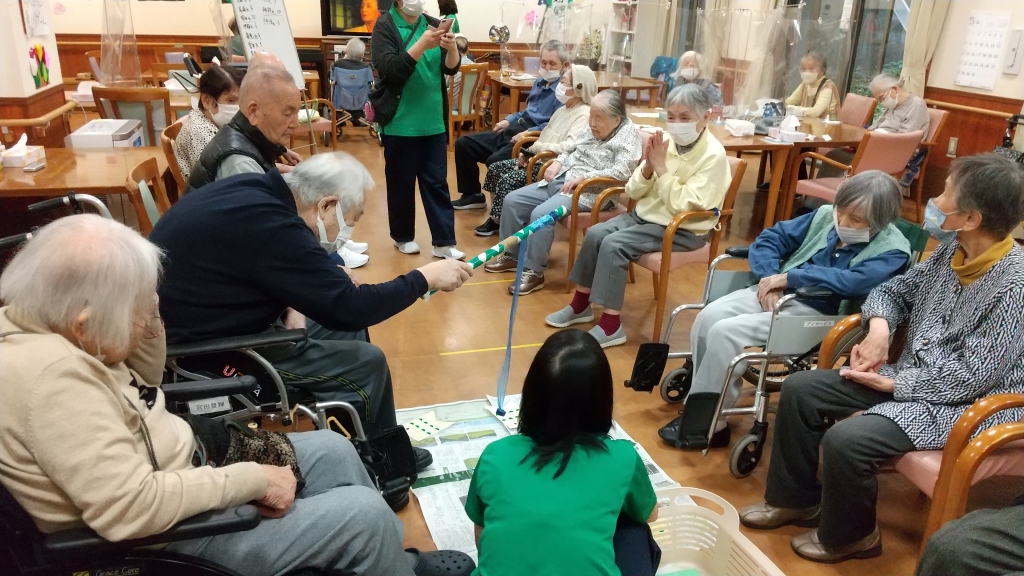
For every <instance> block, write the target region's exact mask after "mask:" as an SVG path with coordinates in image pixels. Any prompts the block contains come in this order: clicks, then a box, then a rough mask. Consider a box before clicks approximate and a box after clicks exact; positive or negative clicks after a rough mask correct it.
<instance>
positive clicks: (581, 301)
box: [569, 290, 590, 314]
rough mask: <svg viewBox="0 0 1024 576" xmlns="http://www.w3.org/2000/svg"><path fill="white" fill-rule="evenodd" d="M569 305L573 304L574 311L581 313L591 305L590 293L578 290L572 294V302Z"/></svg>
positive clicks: (574, 312)
mask: <svg viewBox="0 0 1024 576" xmlns="http://www.w3.org/2000/svg"><path fill="white" fill-rule="evenodd" d="M569 306H572V313H573V314H579V313H581V312H583V311H584V310H586V309H587V306H590V294H589V293H587V292H580V291H579V290H577V291H576V293H575V294H573V295H572V302H569Z"/></svg>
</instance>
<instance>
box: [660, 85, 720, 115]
mask: <svg viewBox="0 0 1024 576" xmlns="http://www.w3.org/2000/svg"><path fill="white" fill-rule="evenodd" d="M680 104H681V105H683V106H686V107H687V108H689V109H690V110H692V111H693V113H694V114H696V115H697V116H703V115H704V114H705V113H706V112H707V111H708V110H710V109H711V96H710V95H709V94H708V91H707V90H706V89H705V88H704V87H702V86H698V85H697V84H683V85H682V86H676V87H675V88H673V89H672V91H671V92H669V93H668V99H667V100H666V101H665V108H671V107H672V106H677V105H680Z"/></svg>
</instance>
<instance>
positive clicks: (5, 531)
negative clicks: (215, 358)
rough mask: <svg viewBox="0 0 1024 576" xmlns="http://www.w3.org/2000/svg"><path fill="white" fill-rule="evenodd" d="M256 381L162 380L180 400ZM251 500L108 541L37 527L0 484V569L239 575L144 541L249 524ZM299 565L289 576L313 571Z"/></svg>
mask: <svg viewBox="0 0 1024 576" xmlns="http://www.w3.org/2000/svg"><path fill="white" fill-rule="evenodd" d="M255 385H256V381H255V379H253V378H252V377H243V378H228V379H220V380H211V381H208V382H207V383H204V386H197V385H196V383H194V382H185V383H181V384H169V385H165V386H164V388H165V394H166V395H168V396H169V397H176V398H179V399H182V400H188V399H193V398H198V397H200V396H202V395H203V394H206V393H208V392H209V391H210V390H216V391H217V392H218V393H224V394H230V393H244V392H247V391H249V390H251V389H252V388H253V387H254V386H255ZM260 519H261V518H260V514H259V512H258V511H257V510H256V507H255V506H251V505H245V506H239V507H237V508H228V509H226V510H217V511H211V512H205V513H203V514H198V515H196V516H193V517H191V518H189V519H187V520H184V521H182V522H179V523H178V524H176V525H175V526H173V527H171V529H169V530H167V531H165V532H162V533H160V534H155V535H153V536H148V537H145V538H139V539H137V540H126V541H123V542H110V541H107V540H105V539H103V537H101V536H100V535H99V534H97V533H96V532H94V531H93V530H91V529H89V528H76V529H73V530H65V531H62V532H57V533H54V534H43V533H41V532H39V530H38V529H37V528H36V526H35V524H34V523H33V522H32V519H31V517H29V515H28V513H27V512H25V510H24V509H23V508H22V507H21V505H20V504H18V502H17V500H15V499H14V497H13V496H12V495H11V493H10V492H8V491H7V488H5V487H4V486H3V485H2V484H0V574H4V575H5V576H74V575H79V574H83V575H97V574H111V575H113V574H118V575H136V574H138V575H149V576H180V575H188V576H244V575H239V574H238V573H236V572H234V571H232V570H229V569H227V568H225V567H223V566H218V565H216V564H213V563H211V562H207V561H205V560H201V559H199V558H194V557H191V556H185V555H181V554H174V553H172V552H164V551H159V550H155V549H148V550H144V549H141V548H143V547H149V546H158V545H161V544H168V543H171V542H177V541H182V540H191V539H193V538H205V537H208V536H214V535H217V534H228V533H232V532H244V531H246V530H252V529H253V528H255V527H256V526H257V525H259V523H260ZM319 574H322V573H321V572H319V571H314V570H300V571H296V572H292V573H290V574H289V576H316V575H319Z"/></svg>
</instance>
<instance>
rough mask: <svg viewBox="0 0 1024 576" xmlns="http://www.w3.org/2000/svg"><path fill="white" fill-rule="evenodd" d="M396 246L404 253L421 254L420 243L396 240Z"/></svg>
mask: <svg viewBox="0 0 1024 576" xmlns="http://www.w3.org/2000/svg"><path fill="white" fill-rule="evenodd" d="M395 248H398V251H399V252H401V253H402V254H419V253H420V245H419V244H417V243H416V242H395Z"/></svg>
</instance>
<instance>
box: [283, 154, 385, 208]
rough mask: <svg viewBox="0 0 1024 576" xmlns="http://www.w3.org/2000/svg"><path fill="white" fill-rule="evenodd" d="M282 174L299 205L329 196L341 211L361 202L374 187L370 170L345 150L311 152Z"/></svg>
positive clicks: (312, 202) (312, 203)
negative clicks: (337, 203)
mask: <svg viewBox="0 0 1024 576" xmlns="http://www.w3.org/2000/svg"><path fill="white" fill-rule="evenodd" d="M282 176H283V178H284V181H285V182H286V183H287V184H288V187H289V188H291V190H292V192H293V193H294V194H295V196H296V199H297V202H298V203H299V204H300V205H303V206H313V205H315V204H317V203H318V202H320V201H321V200H323V199H324V198H327V197H329V196H333V197H335V198H337V199H338V202H339V203H340V204H341V209H342V210H344V211H348V210H352V209H353V208H355V207H357V206H359V205H360V204H362V203H363V201H364V200H365V199H366V193H367V192H368V191H370V190H372V189H373V187H374V183H373V177H372V176H370V172H369V171H368V170H367V169H366V167H365V166H363V165H362V164H361V163H360V162H359V161H358V160H356V159H355V157H354V156H352V155H351V154H349V153H347V152H329V153H325V154H314V155H313V156H310V157H309V158H308V159H306V160H303V161H302V162H300V163H299V165H298V166H296V167H295V169H294V170H292V171H291V172H289V173H287V174H283V175H282Z"/></svg>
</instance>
